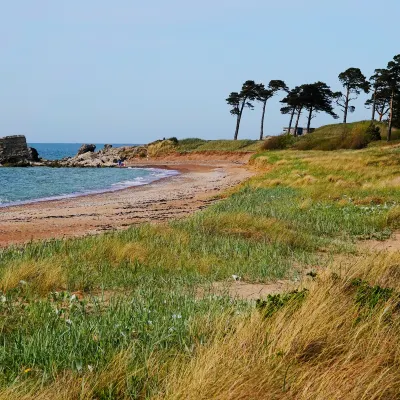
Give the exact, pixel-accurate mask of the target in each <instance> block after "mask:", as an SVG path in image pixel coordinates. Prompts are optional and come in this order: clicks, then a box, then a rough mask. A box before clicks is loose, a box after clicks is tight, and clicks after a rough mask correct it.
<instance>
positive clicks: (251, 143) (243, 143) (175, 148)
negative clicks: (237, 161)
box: [148, 138, 261, 157]
mask: <svg viewBox="0 0 400 400" xmlns="http://www.w3.org/2000/svg"><path fill="white" fill-rule="evenodd" d="M260 145H261V142H260V141H258V140H203V139H197V138H192V139H183V140H180V141H179V142H178V143H174V142H173V141H171V140H169V139H167V140H164V141H160V142H156V143H154V144H150V145H149V149H148V151H149V155H150V156H152V157H154V156H160V155H165V154H171V153H194V152H195V153H197V152H205V151H207V152H208V151H212V152H246V151H250V152H256V151H258V150H259V149H260Z"/></svg>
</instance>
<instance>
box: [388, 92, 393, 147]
mask: <svg viewBox="0 0 400 400" xmlns="http://www.w3.org/2000/svg"><path fill="white" fill-rule="evenodd" d="M393 100H394V89H392V95H391V96H390V111H389V113H390V114H389V125H388V131H387V138H386V140H387V141H388V142H390V139H391V138H392V121H393Z"/></svg>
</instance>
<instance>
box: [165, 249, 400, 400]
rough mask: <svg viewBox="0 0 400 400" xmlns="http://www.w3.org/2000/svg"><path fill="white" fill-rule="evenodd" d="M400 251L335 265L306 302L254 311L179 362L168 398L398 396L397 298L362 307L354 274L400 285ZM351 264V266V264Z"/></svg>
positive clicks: (399, 326) (399, 329)
mask: <svg viewBox="0 0 400 400" xmlns="http://www.w3.org/2000/svg"><path fill="white" fill-rule="evenodd" d="M399 263H400V254H399V253H395V254H379V255H375V256H373V257H372V258H368V259H361V260H359V261H358V262H357V264H356V265H351V264H350V263H349V262H347V263H346V262H345V263H343V264H342V265H335V266H334V267H332V269H331V270H329V271H326V272H325V273H324V274H323V275H322V276H320V277H318V278H317V280H316V281H315V282H314V283H311V284H310V285H309V290H310V291H309V293H308V295H307V297H306V300H305V301H303V303H302V304H301V305H296V304H290V303H289V305H287V306H286V307H285V308H283V309H281V310H280V311H278V312H277V313H276V314H275V315H274V316H273V317H272V318H268V319H265V318H264V317H263V315H262V313H261V312H259V311H255V312H254V313H253V314H252V316H251V317H250V318H247V319H244V320H242V321H241V322H240V323H239V324H238V325H237V329H236V330H235V331H234V332H232V333H231V334H229V335H227V336H225V337H219V338H217V339H216V340H215V341H214V343H213V344H212V345H211V346H209V347H207V348H204V349H203V350H202V351H200V352H199V353H198V354H197V356H196V357H195V358H194V359H193V360H191V362H190V363H189V366H188V367H187V368H185V367H184V368H182V365H180V364H177V365H176V367H175V370H174V372H173V373H171V375H170V376H169V379H168V384H167V391H166V393H167V394H166V395H163V396H161V397H159V398H160V399H161V398H163V399H164V398H165V399H170V400H172V399H193V400H194V399H196V400H199V399H204V400H205V399H216V400H227V399H232V400H233V399H235V400H237V399H254V400H258V399H260V400H261V399H268V400H269V399H274V400H275V399H321V400H323V399H324V400H325V399H398V398H399V395H400V375H399V373H398V372H399V367H400V342H399V340H398V338H399V334H400V315H399V312H398V299H393V301H388V302H386V303H382V304H378V305H377V306H376V307H375V308H374V309H373V310H371V311H368V310H364V311H363V310H361V309H359V308H358V306H357V304H356V303H355V293H354V292H355V289H354V287H353V286H352V284H351V282H352V279H353V278H362V279H365V280H367V281H368V282H370V283H371V284H372V285H375V284H381V285H384V286H385V287H386V285H389V286H390V287H393V288H395V289H397V290H398V289H400V266H399V265H400V264H399ZM346 264H347V265H346Z"/></svg>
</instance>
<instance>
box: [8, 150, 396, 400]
mask: <svg viewBox="0 0 400 400" xmlns="http://www.w3.org/2000/svg"><path fill="white" fill-rule="evenodd" d="M187 145H188V146H189V143H187ZM251 166H252V168H255V169H257V171H258V172H259V173H258V174H257V175H256V176H255V177H254V178H252V179H251V180H250V181H248V182H246V183H245V184H243V185H242V186H241V187H238V188H236V189H235V190H234V191H232V192H230V193H226V194H224V195H223V198H222V199H221V201H220V202H218V203H216V204H215V205H213V206H211V207H210V208H208V209H206V210H204V211H202V212H199V213H197V214H195V215H193V216H192V217H190V218H187V219H185V220H183V221H179V222H170V223H166V224H163V225H157V226H151V225H143V226H139V227H134V228H131V229H129V230H127V231H124V232H118V233H111V234H105V235H101V236H95V237H87V238H82V239H76V240H67V241H50V242H47V243H38V244H30V245H27V246H26V247H24V248H14V249H7V250H4V251H2V252H1V253H0V289H1V294H0V313H1V316H2V318H1V320H0V337H1V341H0V398H4V399H31V398H35V399H117V398H118V399H121V398H127V399H128V398H137V399H162V398H167V399H247V398H252V399H309V398H315V399H327V398H329V399H361V398H365V399H380V398H382V399H397V398H398V397H399V395H400V381H399V379H398V376H399V356H400V345H399V341H398V337H399V334H400V326H399V322H400V320H399V313H398V304H399V297H398V294H397V293H398V292H400V273H399V271H400V270H399V263H400V256H399V252H393V253H391V254H371V255H365V254H362V253H361V252H360V250H359V249H358V246H357V243H358V242H359V241H360V240H369V239H374V240H384V239H387V238H389V237H390V236H391V234H392V232H393V231H395V230H396V229H399V228H400V182H399V174H400V148H399V147H396V146H387V147H385V146H382V147H374V148H368V149H365V150H360V151H338V152H329V153H321V152H315V151H314V152H313V151H302V152H300V151H293V150H286V151H280V152H264V153H263V152H260V153H258V154H256V155H255V156H254V157H253V159H252V160H251ZM304 271H311V272H312V273H311V274H309V275H310V276H307V275H305V273H304ZM232 275H238V276H240V277H241V279H242V280H244V281H247V282H269V281H273V280H276V279H282V278H286V279H292V280H293V281H295V282H296V281H297V282H300V283H301V285H300V288H299V290H300V291H299V292H298V293H294V294H291V295H281V296H276V297H272V298H269V299H267V300H266V301H264V302H260V303H258V304H256V303H254V302H246V301H243V300H240V299H237V298H235V299H232V298H230V297H229V296H228V295H227V294H225V295H224V294H221V293H216V292H214V290H213V286H212V283H213V282H215V281H229V280H232ZM200 288H201V290H200ZM303 288H306V289H307V290H304V291H303Z"/></svg>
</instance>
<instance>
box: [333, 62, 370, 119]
mask: <svg viewBox="0 0 400 400" xmlns="http://www.w3.org/2000/svg"><path fill="white" fill-rule="evenodd" d="M339 81H340V83H341V84H342V86H343V87H344V89H345V91H344V92H343V93H342V92H337V94H336V103H337V105H338V106H339V107H340V108H342V109H343V123H346V122H347V114H348V113H349V112H354V110H355V107H354V106H352V105H350V102H351V101H352V100H355V99H357V97H358V96H359V95H360V93H361V91H364V92H365V93H368V92H369V88H370V83H369V82H368V80H367V78H366V77H365V76H364V75H363V73H362V72H361V70H360V69H359V68H349V69H347V70H346V71H344V72H342V73H340V74H339ZM351 96H353V97H351Z"/></svg>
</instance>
